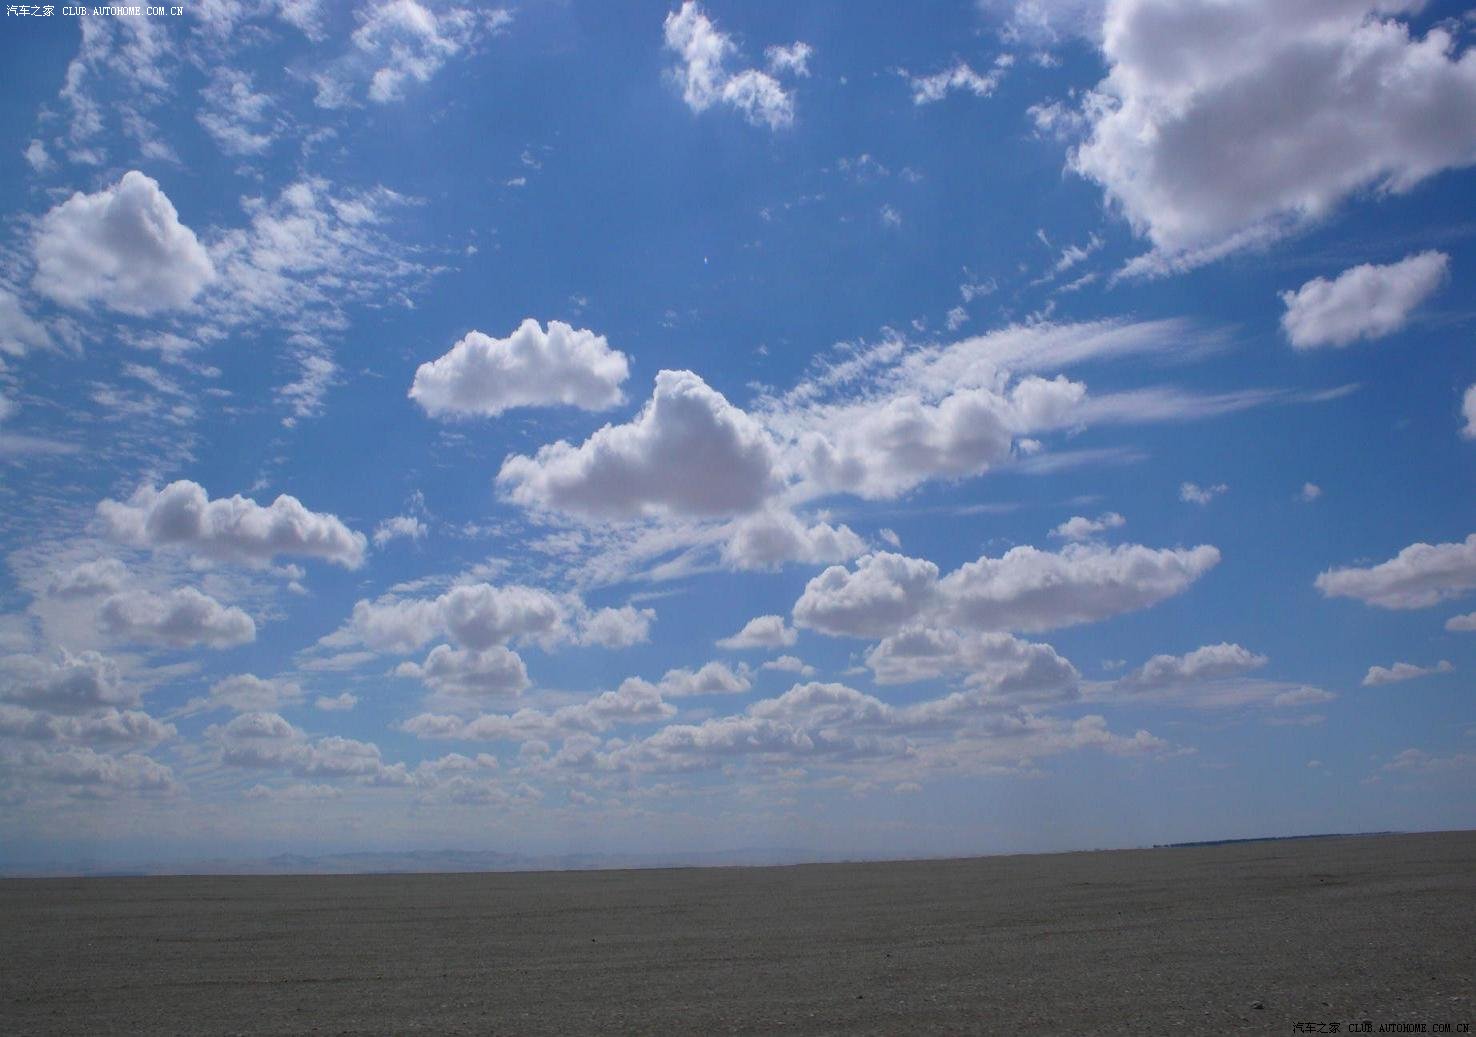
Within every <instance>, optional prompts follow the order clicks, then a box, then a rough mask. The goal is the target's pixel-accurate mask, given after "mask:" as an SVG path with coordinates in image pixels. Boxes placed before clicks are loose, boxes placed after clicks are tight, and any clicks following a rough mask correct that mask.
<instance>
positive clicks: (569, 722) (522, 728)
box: [401, 678, 676, 743]
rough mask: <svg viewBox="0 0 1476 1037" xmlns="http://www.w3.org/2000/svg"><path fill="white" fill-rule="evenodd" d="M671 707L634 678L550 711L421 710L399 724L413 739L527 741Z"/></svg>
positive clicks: (648, 719) (654, 716)
mask: <svg viewBox="0 0 1476 1037" xmlns="http://www.w3.org/2000/svg"><path fill="white" fill-rule="evenodd" d="M675 715H676V707H675V706H672V705H671V704H670V703H668V702H665V701H664V700H663V699H662V698H661V691H660V689H658V688H657V687H656V686H655V685H654V684H651V683H650V682H648V681H643V680H640V679H638V678H631V679H629V680H626V681H623V682H622V683H621V685H620V687H619V688H617V689H616V690H615V691H607V692H604V693H602V694H600V695H597V696H595V697H594V698H591V699H588V700H586V701H584V702H579V703H575V704H573V705H568V706H562V707H560V708H559V709H556V710H554V711H553V712H551V713H547V712H542V711H539V710H536V709H520V710H518V711H517V712H516V713H512V714H498V713H484V714H482V715H481V716H478V717H475V718H473V719H470V720H462V719H460V718H458V717H454V716H446V715H441V714H435V713H421V714H419V715H418V716H414V717H411V718H410V719H409V720H407V721H405V723H404V724H402V725H401V726H402V727H403V728H404V729H405V730H406V731H408V732H410V733H411V734H413V735H415V736H416V737H418V738H436V739H456V740H460V741H487V742H496V741H511V742H525V743H526V742H531V741H541V742H544V743H547V742H550V741H559V740H567V739H569V738H570V736H572V735H575V734H579V733H586V734H587V733H589V732H598V731H606V730H609V729H610V728H611V727H613V726H616V725H619V724H648V723H657V722H660V721H662V720H669V719H670V718H671V717H673V716H675Z"/></svg>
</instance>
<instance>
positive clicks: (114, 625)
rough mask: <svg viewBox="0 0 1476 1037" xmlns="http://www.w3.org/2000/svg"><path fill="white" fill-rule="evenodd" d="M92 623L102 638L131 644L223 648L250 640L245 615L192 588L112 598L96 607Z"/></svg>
mask: <svg viewBox="0 0 1476 1037" xmlns="http://www.w3.org/2000/svg"><path fill="white" fill-rule="evenodd" d="M97 620H98V627H99V628H100V629H101V630H102V632H103V633H104V634H106V635H108V636H109V637H112V638H116V639H117V640H119V641H125V642H132V643H137V644H148V645H161V646H167V647H170V648H188V647H191V646H193V645H205V646H207V647H210V648H229V647H232V646H234V645H240V644H246V643H247V642H248V641H254V640H256V624H255V623H254V622H253V621H252V619H251V617H250V616H248V615H247V614H246V613H245V612H243V611H241V610H240V609H238V608H236V607H235V606H233V605H231V606H227V605H222V604H221V603H220V602H218V601H216V600H215V599H214V598H212V597H210V596H209V595H208V594H201V593H200V592H199V591H197V590H195V589H194V588H193V587H180V588H177V589H176V590H172V591H169V592H168V593H167V594H163V595H158V594H152V593H150V592H148V591H142V590H138V591H127V592H124V593H121V594H114V595H112V596H111V597H109V598H107V599H105V600H104V601H103V603H102V605H101V606H99V608H98V611H97Z"/></svg>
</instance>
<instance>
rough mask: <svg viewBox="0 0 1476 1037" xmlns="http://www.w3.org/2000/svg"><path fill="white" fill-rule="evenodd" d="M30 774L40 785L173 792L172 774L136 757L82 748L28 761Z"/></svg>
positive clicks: (155, 764) (161, 766) (130, 754)
mask: <svg viewBox="0 0 1476 1037" xmlns="http://www.w3.org/2000/svg"><path fill="white" fill-rule="evenodd" d="M27 762H28V763H29V764H30V765H31V766H30V768H29V769H30V772H31V774H32V775H33V776H34V777H35V778H36V779H37V780H40V781H45V782H52V783H55V784H58V785H67V786H75V787H81V788H86V789H88V790H89V791H95V792H97V793H99V794H102V795H108V794H111V793H113V792H121V791H127V792H166V791H169V790H171V789H173V788H174V772H173V771H172V770H170V769H169V768H168V767H167V766H165V765H164V764H162V763H159V762H158V761H156V760H151V759H149V757H147V756H142V755H140V754H138V753H125V754H123V755H121V756H113V755H109V754H106V753H99V752H96V751H94V750H92V749H88V748H86V747H83V746H70V747H68V748H66V749H63V750H61V751H59V752H55V753H45V754H39V755H36V756H33V757H30V758H29V759H28V760H27Z"/></svg>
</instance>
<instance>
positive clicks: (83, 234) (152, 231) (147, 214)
mask: <svg viewBox="0 0 1476 1037" xmlns="http://www.w3.org/2000/svg"><path fill="white" fill-rule="evenodd" d="M34 252H35V260H36V274H35V277H34V279H33V280H32V282H31V286H32V287H33V288H34V289H35V290H36V291H38V292H40V293H41V294H42V295H45V296H46V297H47V298H49V299H52V300H53V301H55V302H58V303H61V304H62V305H63V306H70V307H72V308H74V309H80V308H83V307H85V306H88V305H89V304H91V303H93V302H98V303H101V304H102V305H103V306H106V307H107V308H109V309H112V310H117V311H118V312H120V313H127V314H131V315H134V316H146V315H148V314H151V313H157V312H159V311H161V310H170V309H178V308H181V307H184V306H188V305H189V304H190V302H191V301H192V300H193V299H194V298H195V296H196V295H198V294H199V293H200V291H201V290H202V289H203V288H204V287H205V286H206V285H207V284H209V283H210V282H211V281H212V280H213V279H214V278H215V265H214V263H212V261H211V259H210V254H209V253H208V252H206V250H205V248H204V246H202V245H201V244H200V242H199V240H198V239H197V238H196V237H195V232H194V231H192V230H190V228H188V227H186V226H185V225H184V224H182V223H180V222H179V213H178V212H177V211H176V210H175V208H174V205H173V203H172V202H170V200H169V198H168V197H167V196H166V195H165V194H164V192H163V191H161V190H160V189H159V184H158V182H157V181H156V180H154V179H152V178H150V177H147V176H145V175H144V174H142V173H140V172H139V171H138V170H130V171H129V172H127V173H125V174H124V175H123V179H121V180H119V181H118V183H117V184H115V185H113V186H112V187H107V188H104V189H103V190H101V191H98V192H97V193H96V194H83V193H82V192H80V191H79V192H77V193H76V194H74V195H72V197H71V198H69V199H67V200H66V201H65V202H62V203H61V204H60V205H58V206H57V207H56V208H54V209H52V210H51V211H50V212H48V213H47V214H46V215H45V216H44V217H42V218H41V222H40V225H39V226H38V228H37V231H36V238H35V242H34Z"/></svg>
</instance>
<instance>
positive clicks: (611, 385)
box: [410, 319, 630, 417]
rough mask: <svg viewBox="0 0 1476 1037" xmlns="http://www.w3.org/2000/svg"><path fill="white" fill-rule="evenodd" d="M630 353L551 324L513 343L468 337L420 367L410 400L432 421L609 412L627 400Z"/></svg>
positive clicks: (517, 334)
mask: <svg viewBox="0 0 1476 1037" xmlns="http://www.w3.org/2000/svg"><path fill="white" fill-rule="evenodd" d="M629 374H630V364H629V362H628V361H627V359H626V356H625V354H624V353H621V352H619V351H618V350H614V349H611V348H610V345H609V343H608V342H606V341H605V336H603V335H596V334H595V333H594V332H593V331H587V330H576V329H574V328H573V327H571V326H569V325H568V324H565V323H563V322H562V321H557V320H551V321H549V322H548V330H547V331H544V329H543V328H541V327H540V326H539V324H538V322H537V321H536V320H532V319H529V320H525V321H523V323H522V324H521V325H519V326H518V328H517V330H516V331H514V332H513V333H512V334H511V335H509V336H508V337H507V338H500V339H499V338H491V337H490V336H487V335H484V334H482V333H481V332H480V331H472V332H469V333H468V334H467V335H466V336H465V337H464V338H463V339H462V340H461V341H460V342H457V343H456V345H454V346H452V347H451V351H450V352H448V353H447V354H446V355H445V356H442V357H440V358H439V359H437V360H432V361H430V362H428V363H424V364H421V365H420V367H419V368H417V369H416V371H415V381H414V383H413V384H412V385H411V386H410V398H411V399H412V400H414V401H415V402H416V403H418V404H420V406H421V407H422V408H424V410H425V412H426V413H427V414H429V415H430V416H431V417H446V416H451V417H455V416H461V415H476V416H481V417H496V416H497V415H499V414H501V413H502V412H503V411H505V410H509V409H511V408H513V407H550V406H554V405H557V404H563V405H564V406H569V407H578V408H580V409H581V410H590V411H597V410H606V409H608V408H610V407H614V406H616V405H618V404H620V403H623V402H624V401H625V396H624V394H623V393H622V392H621V391H620V386H621V384H622V383H623V382H624V381H625V379H626V378H627V377H629Z"/></svg>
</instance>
